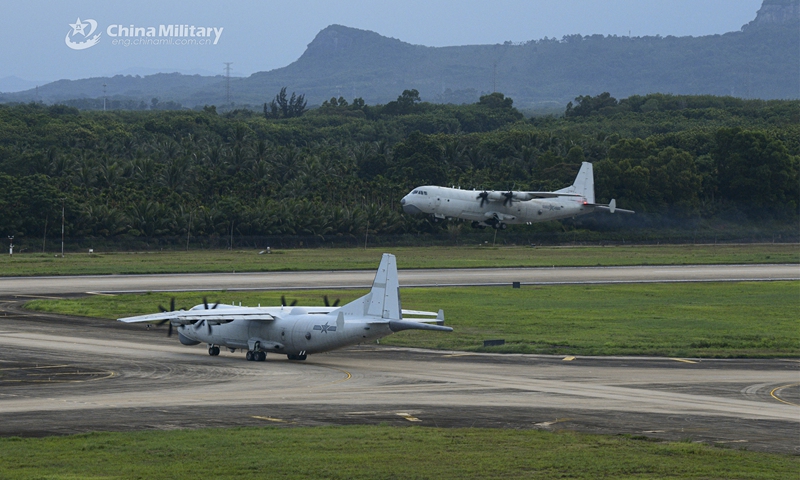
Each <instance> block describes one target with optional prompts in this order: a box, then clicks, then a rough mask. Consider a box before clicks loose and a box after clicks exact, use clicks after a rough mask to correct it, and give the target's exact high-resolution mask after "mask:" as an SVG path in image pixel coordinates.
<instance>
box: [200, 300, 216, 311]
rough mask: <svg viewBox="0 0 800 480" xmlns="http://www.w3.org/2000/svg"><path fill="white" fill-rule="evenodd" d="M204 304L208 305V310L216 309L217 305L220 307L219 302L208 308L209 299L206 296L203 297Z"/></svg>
mask: <svg viewBox="0 0 800 480" xmlns="http://www.w3.org/2000/svg"><path fill="white" fill-rule="evenodd" d="M203 306H204V307H206V310H214V309H216V308H217V307H219V302H217V303H215V304H214V306H213V307H211V308H208V299H207V298H206V297H203Z"/></svg>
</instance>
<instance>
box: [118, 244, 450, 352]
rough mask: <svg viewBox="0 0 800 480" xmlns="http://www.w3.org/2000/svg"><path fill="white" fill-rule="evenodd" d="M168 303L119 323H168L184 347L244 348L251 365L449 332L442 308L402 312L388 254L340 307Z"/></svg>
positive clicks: (394, 269)
mask: <svg viewBox="0 0 800 480" xmlns="http://www.w3.org/2000/svg"><path fill="white" fill-rule="evenodd" d="M326 300H327V299H326ZM283 303H286V302H285V301H284V302H283ZM326 303H327V301H326ZM170 305H171V308H170V310H171V311H164V310H166V309H164V308H162V312H161V313H155V314H151V315H140V316H136V317H127V318H120V319H119V321H120V322H125V323H137V322H151V323H157V324H161V325H163V324H165V323H169V334H170V335H171V334H172V329H173V326H174V327H176V328H177V330H178V339H179V340H180V342H181V343H182V344H184V345H197V344H200V343H206V344H208V354H209V355H211V356H215V355H219V352H220V347H224V348H227V349H229V350H230V351H231V352H235V351H236V350H237V349H241V350H246V351H247V354H246V358H247V360H253V361H263V360H265V359H266V357H267V352H274V353H280V354H284V355H286V356H287V357H288V358H289V360H305V359H306V357H307V356H308V355H309V354H312V353H320V352H327V351H329V350H334V349H337V348H342V347H345V346H348V345H355V344H357V343H362V342H368V341H371V340H375V339H378V338H381V337H385V336H387V335H391V334H392V333H394V332H399V331H401V330H437V331H441V332H451V331H453V329H452V328H451V327H445V326H444V312H443V311H442V310H439V312H438V313H434V312H423V311H417V310H403V309H401V307H400V284H399V281H398V278H397V262H396V259H395V256H394V255H391V254H388V253H385V254H383V257H382V258H381V263H380V266H379V267H378V272H377V273H376V274H375V281H374V282H373V283H372V290H370V292H369V293H368V294H366V295H364V296H363V297H361V298H359V299H357V300H354V301H352V302H350V303H348V304H347V305H344V306H341V307H339V306H325V307H298V306H285V305H282V306H280V307H241V306H240V307H236V306H231V305H220V304H215V305H212V306H209V305H208V302H206V301H205V299H204V300H203V303H202V304H201V305H197V306H195V307H192V308H191V309H189V310H175V302H174V299H173V301H172V302H171V304H170ZM403 315H411V316H415V317H414V318H404V317H403ZM420 317H424V318H420ZM431 317H432V318H431Z"/></svg>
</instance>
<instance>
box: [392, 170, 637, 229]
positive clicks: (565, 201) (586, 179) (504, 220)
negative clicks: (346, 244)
mask: <svg viewBox="0 0 800 480" xmlns="http://www.w3.org/2000/svg"><path fill="white" fill-rule="evenodd" d="M400 204H401V205H402V206H403V211H404V212H406V213H411V214H420V213H423V214H428V215H433V217H434V218H435V219H438V220H442V219H445V218H460V219H463V220H472V227H473V228H485V227H493V228H497V229H505V228H506V226H507V225H509V224H511V225H513V224H528V225H530V224H532V223H534V222H544V221H548V220H557V219H560V218H569V217H574V216H576V215H584V214H587V213H592V212H594V211H595V210H603V211H607V212H610V213H614V212H622V213H634V212H633V210H624V209H622V208H617V204H616V201H615V200H613V199H612V200H611V201H610V202H609V203H608V205H603V204H597V203H594V174H593V172H592V164H591V163H589V162H583V163H582V164H581V169H580V170H579V171H578V176H577V177H576V178H575V182H574V183H573V184H572V185H570V186H569V187H566V188H562V189H561V190H556V191H555V192H526V191H514V190H510V191H507V192H503V191H494V190H484V191H481V192H479V191H477V190H462V189H460V188H448V187H436V186H430V185H429V186H424V187H417V188H415V189H414V190H412V191H411V193H409V194H408V195H406V196H405V197H403V199H402V200H400Z"/></svg>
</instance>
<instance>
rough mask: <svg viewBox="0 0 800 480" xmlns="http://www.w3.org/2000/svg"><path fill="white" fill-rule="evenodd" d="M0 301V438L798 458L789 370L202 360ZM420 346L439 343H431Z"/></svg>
mask: <svg viewBox="0 0 800 480" xmlns="http://www.w3.org/2000/svg"><path fill="white" fill-rule="evenodd" d="M20 306H21V300H20V299H13V298H12V297H5V298H0V435H2V436H12V435H17V436H44V435H63V434H72V433H79V432H87V431H97V430H117V431H126V430H132V429H135V430H141V429H175V428H199V427H229V426H244V425H250V426H263V425H272V426H296V425H304V426H305V425H308V426H313V425H347V424H378V423H384V424H392V425H412V424H413V425H423V426H438V427H501V428H538V429H545V430H561V429H567V430H575V431H581V432H590V433H603V434H630V435H636V436H639V435H641V436H646V437H653V438H660V439H667V440H689V441H698V442H707V443H711V444H720V445H727V446H730V447H733V448H747V449H749V450H758V451H768V452H778V453H790V454H800V439H799V438H798V431H799V430H798V427H800V361H798V360H797V359H785V360H781V359H770V360H744V359H734V360H705V359H704V360H698V359H669V358H638V357H637V358H633V357H610V358H599V357H577V358H572V359H571V358H570V357H556V356H543V355H492V354H467V353H464V352H442V351H425V350H412V349H398V348H390V347H384V346H380V345H376V344H369V345H362V346H358V347H354V348H350V349H345V350H340V351H336V352H332V353H328V354H321V355H311V356H309V358H308V360H307V361H305V362H289V361H288V360H286V358H285V357H283V356H279V355H272V354H271V355H270V356H269V357H268V358H267V361H265V362H247V361H245V359H244V355H243V353H242V352H236V353H229V352H227V351H225V352H223V353H222V354H221V355H220V356H218V357H210V356H208V354H207V352H206V349H205V348H204V346H202V345H199V346H195V347H185V346H182V345H180V344H179V343H178V341H177V339H175V337H173V338H167V337H166V336H165V335H164V333H165V332H164V330H163V329H151V330H146V329H145V328H144V327H143V326H141V325H125V324H121V323H117V322H109V321H103V320H94V319H87V318H80V317H63V316H52V315H44V314H39V313H28V312H24V311H22V310H20ZM431 334H438V333H434V332H432V333H431Z"/></svg>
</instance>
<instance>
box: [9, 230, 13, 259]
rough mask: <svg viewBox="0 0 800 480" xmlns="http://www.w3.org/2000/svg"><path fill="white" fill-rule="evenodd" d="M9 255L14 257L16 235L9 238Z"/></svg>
mask: <svg viewBox="0 0 800 480" xmlns="http://www.w3.org/2000/svg"><path fill="white" fill-rule="evenodd" d="M8 254H9V255H10V256H13V255H14V235H9V236H8Z"/></svg>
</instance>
